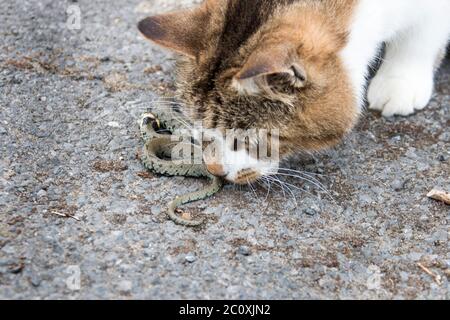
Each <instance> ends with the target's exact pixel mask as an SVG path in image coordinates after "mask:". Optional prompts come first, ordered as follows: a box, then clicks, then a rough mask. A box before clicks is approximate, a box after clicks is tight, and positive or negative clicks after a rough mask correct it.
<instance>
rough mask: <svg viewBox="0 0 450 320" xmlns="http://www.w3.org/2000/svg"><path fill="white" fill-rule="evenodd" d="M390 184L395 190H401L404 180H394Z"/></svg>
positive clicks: (403, 186)
mask: <svg viewBox="0 0 450 320" xmlns="http://www.w3.org/2000/svg"><path fill="white" fill-rule="evenodd" d="M391 186H392V189H394V190H395V191H400V190H403V189H404V188H405V181H403V180H395V181H394V182H392V184H391Z"/></svg>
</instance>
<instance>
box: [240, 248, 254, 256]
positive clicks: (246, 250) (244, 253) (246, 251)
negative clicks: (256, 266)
mask: <svg viewBox="0 0 450 320" xmlns="http://www.w3.org/2000/svg"><path fill="white" fill-rule="evenodd" d="M237 253H238V254H240V255H242V256H246V257H248V256H250V255H251V254H252V251H251V249H250V248H249V247H247V246H240V247H239V249H238V251H237Z"/></svg>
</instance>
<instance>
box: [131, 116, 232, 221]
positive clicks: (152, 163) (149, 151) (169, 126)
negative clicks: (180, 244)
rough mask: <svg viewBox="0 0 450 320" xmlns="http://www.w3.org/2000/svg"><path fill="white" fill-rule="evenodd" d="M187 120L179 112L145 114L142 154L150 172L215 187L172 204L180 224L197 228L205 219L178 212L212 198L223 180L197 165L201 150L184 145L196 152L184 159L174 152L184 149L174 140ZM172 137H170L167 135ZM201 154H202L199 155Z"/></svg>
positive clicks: (173, 215) (172, 215)
mask: <svg viewBox="0 0 450 320" xmlns="http://www.w3.org/2000/svg"><path fill="white" fill-rule="evenodd" d="M185 122H186V119H185V118H180V115H179V114H178V113H176V112H170V113H168V112H164V111H163V112H158V113H145V114H143V115H142V116H141V119H140V120H139V126H140V131H141V136H142V139H143V140H144V142H145V145H144V148H143V152H142V162H143V164H144V165H145V167H146V168H147V169H149V170H150V171H153V172H155V173H158V174H161V175H166V176H183V177H197V178H199V177H204V178H208V179H209V180H210V181H211V183H210V184H209V185H208V186H207V187H205V188H204V189H202V190H200V191H197V192H192V193H189V194H186V195H182V196H177V197H176V198H175V199H174V200H173V201H170V202H169V204H168V208H167V215H168V216H169V218H170V219H171V220H172V221H173V222H175V223H176V224H179V225H183V226H187V227H196V226H199V225H201V224H203V223H204V219H199V220H188V219H184V218H183V217H180V216H178V215H177V208H178V207H179V206H182V205H184V204H187V203H190V202H194V201H197V200H202V199H205V198H208V197H211V196H212V195H214V194H215V193H217V192H218V191H220V189H221V188H222V186H223V180H222V179H221V178H218V177H215V176H213V175H212V174H210V173H209V172H208V170H207V169H206V165H205V164H204V163H201V164H198V161H197V162H195V161H193V160H194V154H200V155H201V154H202V149H201V147H200V146H198V145H196V144H193V143H187V142H181V143H184V144H185V145H184V146H185V147H188V148H190V150H192V152H191V153H190V154H188V155H184V156H182V157H180V158H174V157H176V156H175V155H174V154H175V153H174V152H173V150H174V147H175V145H177V147H180V142H174V140H176V139H174V137H177V135H178V134H180V131H181V129H183V123H185ZM167 133H170V134H167ZM198 152H199V153H198ZM186 160H187V161H186Z"/></svg>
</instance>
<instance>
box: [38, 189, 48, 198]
mask: <svg viewBox="0 0 450 320" xmlns="http://www.w3.org/2000/svg"><path fill="white" fill-rule="evenodd" d="M46 196H47V191H45V190H44V189H41V190H39V192H38V193H37V197H38V198H39V199H41V198H45V197H46Z"/></svg>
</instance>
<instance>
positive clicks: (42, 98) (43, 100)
mask: <svg viewBox="0 0 450 320" xmlns="http://www.w3.org/2000/svg"><path fill="white" fill-rule="evenodd" d="M39 100H40V101H42V102H45V101H47V97H40V98H39Z"/></svg>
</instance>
